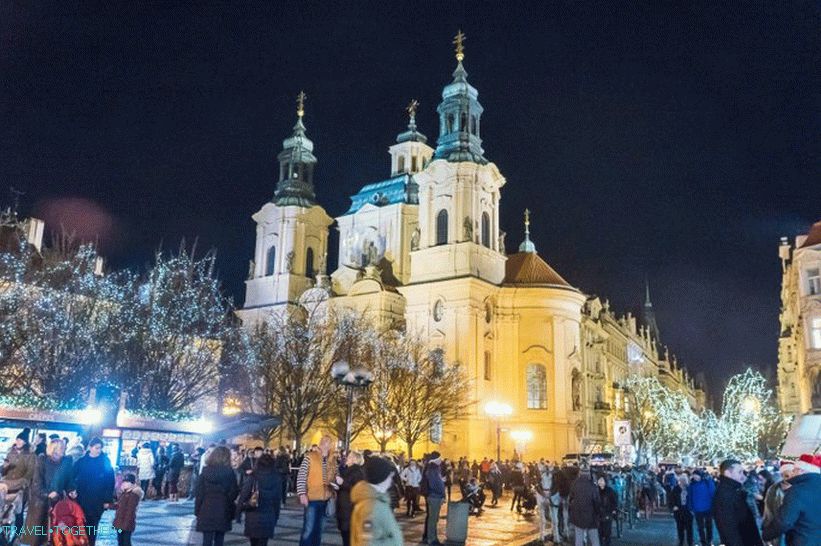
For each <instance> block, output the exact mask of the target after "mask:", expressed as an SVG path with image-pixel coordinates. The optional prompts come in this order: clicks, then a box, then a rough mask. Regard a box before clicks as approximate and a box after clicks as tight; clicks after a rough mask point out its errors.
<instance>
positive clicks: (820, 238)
mask: <svg viewBox="0 0 821 546" xmlns="http://www.w3.org/2000/svg"><path fill="white" fill-rule="evenodd" d="M819 244H821V222H816V223H814V224H813V225H812V227H811V228H810V232H809V233H807V238H806V239H805V240H804V243H803V244H802V245H801V248H807V247H811V246H815V245H819Z"/></svg>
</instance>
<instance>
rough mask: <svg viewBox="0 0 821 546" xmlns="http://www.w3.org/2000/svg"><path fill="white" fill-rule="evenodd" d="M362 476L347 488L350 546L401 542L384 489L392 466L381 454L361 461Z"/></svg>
mask: <svg viewBox="0 0 821 546" xmlns="http://www.w3.org/2000/svg"><path fill="white" fill-rule="evenodd" d="M364 471H365V479H364V480H361V481H359V482H357V484H356V485H354V486H353V489H352V490H351V500H352V501H353V514H352V515H351V542H350V543H351V546H372V545H377V544H378V545H380V546H402V545H403V544H404V541H403V537H402V529H401V528H400V527H399V524H398V523H397V522H396V518H395V517H394V515H393V510H392V509H391V500H390V496H389V495H388V489H389V488H390V487H391V485H392V484H393V478H394V475H395V474H396V466H395V465H394V464H393V463H392V462H391V461H389V460H387V459H384V458H382V457H370V458H368V460H367V461H365V467H364Z"/></svg>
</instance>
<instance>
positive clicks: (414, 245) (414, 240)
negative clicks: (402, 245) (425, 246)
mask: <svg viewBox="0 0 821 546" xmlns="http://www.w3.org/2000/svg"><path fill="white" fill-rule="evenodd" d="M421 237H422V232H421V231H420V230H419V226H416V228H414V230H413V234H412V235H411V240H410V249H411V250H419V239H420V238H421Z"/></svg>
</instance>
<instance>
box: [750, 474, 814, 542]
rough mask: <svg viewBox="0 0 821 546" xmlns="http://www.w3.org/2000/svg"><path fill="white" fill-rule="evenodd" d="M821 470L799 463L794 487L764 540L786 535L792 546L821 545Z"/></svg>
mask: <svg viewBox="0 0 821 546" xmlns="http://www.w3.org/2000/svg"><path fill="white" fill-rule="evenodd" d="M820 472H821V468H818V467H817V466H814V465H812V464H810V463H807V462H805V461H798V462H797V463H795V469H794V470H793V474H792V476H791V477H790V478H789V479H787V482H789V484H790V486H789V489H787V492H786V493H785V494H784V501H783V502H782V504H781V507H780V508H779V509H778V512H777V513H776V515H775V518H774V519H773V520H772V521H771V522H770V523H769V524H768V525H765V527H764V539H765V540H773V539H775V538H777V537H779V536H780V535H782V534H784V533H786V535H787V537H786V538H787V545H788V546H816V545H818V544H821V508H819V506H818V505H819V502H821V473H820Z"/></svg>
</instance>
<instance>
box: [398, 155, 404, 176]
mask: <svg viewBox="0 0 821 546" xmlns="http://www.w3.org/2000/svg"><path fill="white" fill-rule="evenodd" d="M396 170H397V172H400V173H403V172H405V156H403V155H400V156H399V168H398V169H396Z"/></svg>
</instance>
